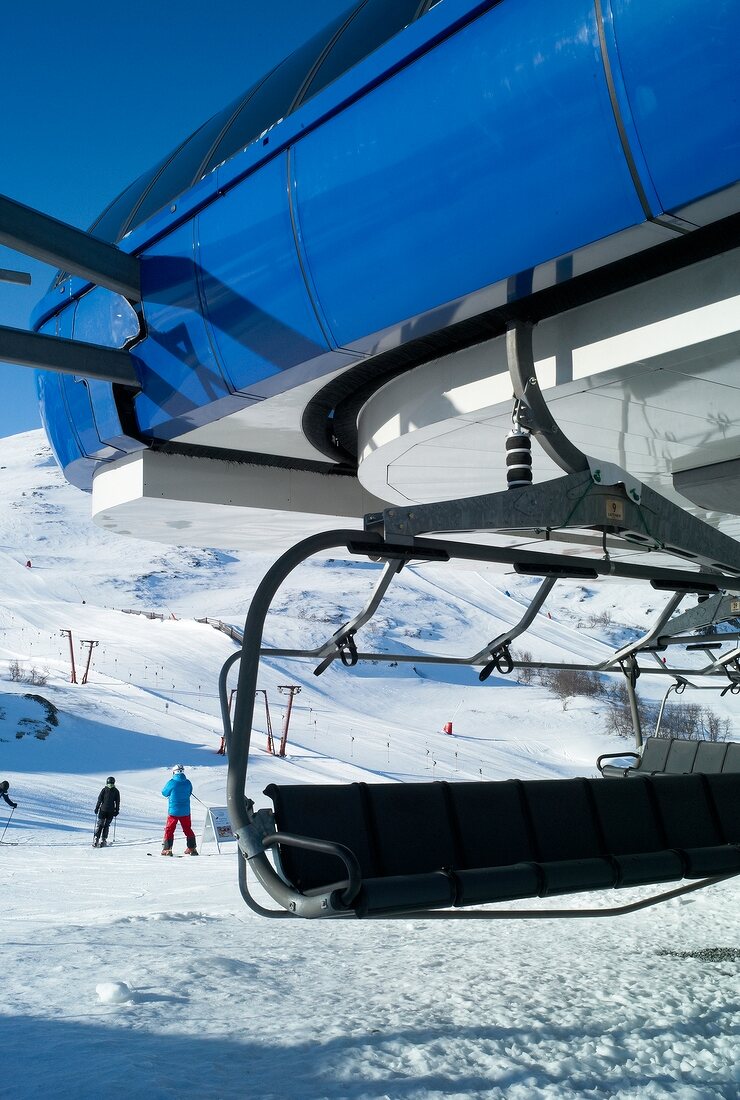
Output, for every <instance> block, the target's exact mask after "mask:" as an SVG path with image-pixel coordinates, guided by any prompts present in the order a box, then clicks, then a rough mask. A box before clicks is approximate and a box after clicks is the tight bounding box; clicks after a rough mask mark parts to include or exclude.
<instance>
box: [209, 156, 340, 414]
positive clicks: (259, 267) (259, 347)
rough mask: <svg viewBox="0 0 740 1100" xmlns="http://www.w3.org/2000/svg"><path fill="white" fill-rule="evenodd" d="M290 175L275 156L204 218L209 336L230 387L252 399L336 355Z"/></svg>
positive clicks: (283, 164)
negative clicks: (313, 296) (295, 215)
mask: <svg viewBox="0 0 740 1100" xmlns="http://www.w3.org/2000/svg"><path fill="white" fill-rule="evenodd" d="M287 178H288V170H287V164H286V157H285V155H283V156H280V157H276V158H275V159H274V160H272V161H270V162H269V163H268V164H266V165H264V166H263V167H262V168H260V169H259V171H257V172H255V173H254V174H253V175H251V176H249V177H248V178H247V179H246V180H244V181H243V183H241V184H240V185H239V186H237V187H235V188H234V189H233V190H231V191H230V192H229V193H228V194H226V195H224V196H223V198H222V199H220V200H219V202H216V203H213V204H212V205H211V206H210V207H208V208H207V209H206V210H204V211H203V213H202V214H201V215H200V218H199V219H198V234H197V235H198V239H199V242H200V247H199V251H198V259H199V262H200V265H199V266H200V270H199V277H200V287H201V292H202V297H203V303H204V307H205V311H206V316H207V319H208V331H209V334H210V336H211V340H212V343H213V347H214V348H215V350H216V351H217V354H218V359H219V363H220V365H221V367H222V370H223V373H224V377H225V378H226V379H227V381H228V384H229V385H230V386H231V388H232V389H233V390H235V391H238V392H240V393H243V394H245V395H246V396H252V397H255V396H264V392H265V390H264V387H261V386H260V385H259V383H261V382H263V381H264V380H266V379H269V378H272V377H273V376H274V375H276V374H279V373H280V372H283V371H286V370H289V369H290V368H292V367H296V366H298V365H304V364H305V365H307V364H310V363H311V362H312V361H313V360H316V359H317V358H320V357H322V356H324V355H325V354H326V353H327V352H328V351H329V345H328V343H327V341H326V338H325V336H324V334H323V332H322V331H321V328H320V326H319V323H318V321H317V318H316V314H315V312H314V309H313V306H312V304H311V300H310V298H309V295H308V291H307V288H306V282H305V279H304V277H303V273H302V272H301V267H300V263H299V261H298V256H297V253H296V246H295V238H294V233H293V225H292V222H291V217H290V206H289V195H288V186H287ZM280 388H284V387H280Z"/></svg>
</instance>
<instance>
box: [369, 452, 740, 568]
mask: <svg viewBox="0 0 740 1100" xmlns="http://www.w3.org/2000/svg"><path fill="white" fill-rule="evenodd" d="M625 478H627V475H626V474H625ZM574 529H576V530H577V529H580V530H587V531H598V532H600V533H601V534H602V536H604V537H605V536H606V535H612V536H617V537H618V538H620V539H622V540H624V541H625V542H628V543H631V544H633V545H634V546H635V547H636V548H640V549H643V550H646V551H660V552H662V553H665V554H672V555H675V556H677V557H680V558H681V559H682V560H683V561H684V562H687V561H688V562H691V563H693V564H694V565H696V566H699V567H702V568H706V569H710V570H713V571H715V573H716V571H721V572H723V573H728V574H730V575H731V576H733V577H738V576H740V544H739V543H737V542H736V541H735V540H734V539H731V538H730V537H729V536H728V535H723V534H722V533H721V532H720V531H716V530H715V529H714V528H713V527H710V526H709V524H707V523H704V522H703V521H702V520H700V519H697V518H696V517H695V516H692V515H690V514H689V513H688V512H685V511H684V510H683V509H682V508H680V507H679V506H678V505H676V504H673V503H672V502H671V501H669V500H667V499H666V498H665V497H662V496H660V494H659V493H656V492H654V491H653V490H652V489H649V488H648V487H647V486H646V485H643V486H642V489H641V493H640V499H639V501H638V500H635V499H634V497H633V496H632V495H631V494H630V493H629V492H628V491H627V489H626V488H625V486H624V484H615V485H603V484H599V485H597V484H596V483H595V482H594V481H593V478H592V476H591V474H590V472H580V473H573V474H568V475H566V476H565V477H559V478H554V479H553V480H552V481H546V482H542V483H540V484H538V485H528V486H525V487H522V488H519V489H507V490H504V491H503V492H499V493H486V494H483V495H481V496H476V497H463V498H461V499H458V500H447V501H441V502H439V503H434V504H416V505H410V506H408V507H403V508H401V507H398V506H394V507H392V508H386V510H385V511H384V512H383V534H384V536H385V538H386V539H389V540H391V541H393V540H394V539H399V538H401V537H406V538H408V537H409V536H411V537H415V536H418V535H422V534H427V533H431V532H435V533H442V532H459V531H496V532H499V533H505V534H515V535H519V536H522V537H527V536H528V537H530V538H531V537H537V538H540V539H549V538H551V537H552V535H553V534H554V533H555V532H558V531H571V530H574Z"/></svg>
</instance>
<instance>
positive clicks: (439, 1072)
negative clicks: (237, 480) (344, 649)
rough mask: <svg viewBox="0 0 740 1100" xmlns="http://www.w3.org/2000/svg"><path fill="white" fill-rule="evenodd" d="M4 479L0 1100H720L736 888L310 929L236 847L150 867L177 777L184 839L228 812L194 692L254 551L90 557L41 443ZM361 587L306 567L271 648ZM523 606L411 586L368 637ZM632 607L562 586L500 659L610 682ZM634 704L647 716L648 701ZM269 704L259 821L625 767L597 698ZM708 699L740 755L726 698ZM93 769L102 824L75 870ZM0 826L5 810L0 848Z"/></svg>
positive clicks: (486, 591) (270, 631)
mask: <svg viewBox="0 0 740 1100" xmlns="http://www.w3.org/2000/svg"><path fill="white" fill-rule="evenodd" d="M0 478H2V485H3V490H4V492H3V494H2V498H3V499H2V503H0V564H1V565H2V569H1V570H0V626H1V627H2V632H1V634H0V680H1V681H2V688H1V691H0V694H1V696H2V698H0V779H3V778H4V779H8V780H9V781H10V784H11V787H10V795H11V797H12V798H13V799H14V800H15V801H17V802H18V809H17V810H16V811H15V812H14V813H13V816H12V819H11V820H10V823H9V825H8V827H7V831H6V832H5V834H4V837H3V844H2V846H1V847H0V875H1V877H2V883H3V893H2V897H3V908H4V914H3V915H4V917H5V919H4V921H3V925H2V932H1V933H0V943H1V944H2V968H3V998H2V1001H1V1002H0V1037H1V1038H2V1049H3V1070H4V1075H3V1076H4V1085H5V1087H6V1090H7V1091H8V1092H9V1093H12V1094H13V1095H14V1097H15V1098H16V1100H25V1098H29V1100H30V1098H31V1097H34V1098H35V1097H38V1096H39V1095H41V1094H42V1093H49V1094H50V1095H52V1096H54V1097H56V1098H58V1100H68V1098H69V1100H72V1098H79V1100H88V1098H89V1100H99V1098H100V1097H101V1096H105V1095H107V1094H108V1091H109V1089H110V1088H115V1091H116V1092H117V1093H118V1094H119V1095H120V1096H123V1097H133V1098H138V1097H142V1098H146V1100H160V1098H161V1100H169V1098H175V1097H177V1098H178V1100H179V1098H181V1097H183V1096H185V1097H194V1098H195V1097H198V1098H207V1100H210V1098H214V1100H217V1098H222V1100H230V1098H232V1097H242V1096H245V1097H249V1098H253V1100H271V1098H277V1097H281V1098H282V1097H286V1096H287V1097H296V1098H298V1100H320V1098H324V1097H327V1098H332V1100H334V1098H353V1100H355V1098H356V1100H383V1098H385V1097H388V1098H391V1100H422V1098H425V1100H426V1098H436V1097H447V1098H453V1097H454V1098H463V1097H507V1098H509V1097H512V1098H515V1100H519V1098H522V1100H524V1098H529V1097H537V1096H546V1097H553V1098H558V1100H560V1098H562V1097H570V1096H589V1097H613V1096H624V1097H627V1096H646V1097H660V1096H669V1095H670V1096H677V1097H682V1098H686V1100H688V1098H692V1100H694V1098H696V1100H699V1098H705V1097H706V1098H708V1097H723V1098H724V1097H727V1098H730V1097H733V1098H734V1097H736V1096H737V1095H738V1092H739V1091H740V1060H738V1057H737V1034H738V1029H739V1027H740V1016H739V1009H738V1003H739V1000H740V989H739V986H738V960H739V959H740V944H739V943H738V939H739V937H738V919H737V918H738V900H739V899H740V887H738V884H737V882H735V883H726V884H722V885H719V886H716V887H714V888H713V889H711V890H707V891H704V892H703V893H700V894H694V895H689V896H687V897H685V898H682V899H677V900H675V901H673V902H670V903H669V904H667V905H665V906H663V907H661V908H659V909H656V910H651V911H648V912H645V913H641V914H635V915H633V916H629V917H620V918H615V919H612V920H603V921H602V920H596V919H586V920H579V921H563V922H560V923H558V922H555V921H552V920H545V921H537V922H526V923H525V922H508V921H495V922H490V923H482V922H478V921H471V922H468V923H466V922H464V921H461V922H452V921H450V922H435V923H433V924H425V923H424V922H423V921H421V920H396V921H378V922H367V923H364V924H363V923H360V922H349V923H340V924H338V923H336V922H334V923H332V922H327V923H322V924H314V923H310V922H297V921H296V922H293V921H266V920H260V919H259V918H257V917H255V916H254V915H253V914H252V913H251V912H250V911H249V910H247V909H246V908H245V906H244V905H243V902H242V901H241V898H240V897H239V893H238V888H237V883H236V866H235V855H234V852H233V847H229V846H228V845H225V846H224V847H223V849H222V851H221V853H220V854H219V852H218V851H217V849H216V846H215V844H214V843H213V842H212V841H209V842H207V843H205V844H204V845H202V846H201V858H199V859H197V860H187V859H183V860H163V859H161V858H160V857H159V854H158V853H159V850H160V844H161V833H162V826H163V823H164V818H165V815H166V803H165V801H164V799H163V798H162V797H161V795H160V790H161V787H162V785H163V783H164V782H165V781H166V779H167V778H168V776H169V773H170V769H171V767H172V765H173V764H174V763H176V762H182V763H183V764H184V765H185V767H186V769H187V773H188V775H189V777H190V778H191V780H192V781H193V784H194V789H195V794H196V795H197V798H198V802H196V803H195V806H196V812H195V813H194V827H195V829H196V833H197V836H198V841H199V844H200V842H201V838H202V832H203V825H204V820H205V807H207V806H223V805H224V801H225V799H224V781H225V770H226V768H225V762H224V758H223V757H222V756H219V755H217V754H216V749H217V748H218V745H219V734H220V720H219V717H218V714H219V708H218V699H217V679H218V673H219V670H220V667H221V665H222V663H223V662H224V660H225V659H226V658H227V657H228V656H229V654H230V653H232V652H233V651H234V643H233V642H232V641H231V640H230V639H229V637H228V636H227V634H225V633H223V632H221V631H219V630H217V629H214V622H222V623H225V624H231V625H233V626H235V627H239V628H240V627H241V626H243V623H244V617H245V614H246V609H247V607H248V604H249V599H250V596H251V593H252V592H253V590H254V587H255V585H256V584H257V582H258V581H259V579H260V578H261V576H262V575H263V573H264V571H265V569H266V567H267V565H268V564H269V559H268V558H267V557H266V556H263V557H249V558H247V557H244V558H242V559H239V558H238V557H237V556H236V555H234V554H232V553H229V552H228V550H227V549H220V550H213V551H203V550H190V549H187V548H176V549H170V548H166V547H163V546H161V545H156V544H152V543H146V542H142V541H138V540H133V539H132V540H123V539H121V538H115V537H112V536H108V535H106V534H105V532H102V531H100V530H99V529H97V528H95V527H94V526H93V525H92V523H91V521H90V519H89V500H88V498H87V497H86V496H85V495H84V494H81V493H78V492H77V491H76V490H74V489H73V488H71V487H70V486H69V485H67V484H66V483H64V481H63V479H62V477H61V475H60V474H59V472H58V471H57V469H56V466H55V464H54V461H53V459H52V457H51V454H50V452H49V450H48V447H47V445H46V442H45V440H44V437H43V434H42V433H41V432H32V433H28V434H26V435H22V436H16V437H14V438H12V439H3V440H0ZM28 562H30V566H29V565H27V564H26V563H28ZM377 577H378V567H376V566H374V565H372V564H370V563H367V562H349V563H347V562H337V561H331V560H322V561H318V562H315V563H313V564H311V565H308V566H306V567H304V568H303V569H302V570H301V572H300V573H299V574H296V575H295V577H294V579H293V580H292V581H291V583H290V585H289V586H288V587H287V589H286V590H285V591H284V592H283V593H282V594H281V597H280V599H279V601H278V604H277V606H276V607H275V609H274V611H273V613H272V614H271V616H270V618H269V620H268V626H267V635H268V638H267V640H268V643H269V644H272V645H281V646H286V647H289V646H299V645H301V646H304V645H307V644H318V643H319V642H321V641H324V640H325V639H326V638H327V637H329V636H330V635H331V634H332V633H333V631H334V630H335V629H336V628H337V626H338V625H339V624H340V623H341V622H343V621H345V620H346V619H347V618H349V617H351V616H352V615H353V614H355V613H356V612H357V610H358V609H359V608H360V606H361V605H362V603H363V602H364V600H365V598H366V596H367V594H368V593H369V591H370V590H371V588H372V586H373V585H374V583H375V581H376V580H377ZM534 583H535V582H533V581H531V580H528V579H524V578H515V577H513V576H504V575H495V574H492V573H484V574H478V573H475V572H471V571H461V572H456V573H453V572H445V571H444V569H442V568H440V567H435V566H426V567H418V568H417V567H411V568H408V569H405V570H404V571H403V573H402V574H401V576H400V578H399V579H398V581H397V583H396V584H394V586H393V588H392V590H391V591H392V595H391V597H390V598H389V599H388V600H387V601H386V602H384V603H383V605H382V609H381V614H380V615H379V616H378V621H377V622H376V623H375V625H372V626H370V627H368V628H367V630H366V632H365V635H364V637H365V641H364V642H363V645H365V644H366V645H367V648H370V647H371V646H372V645H381V646H383V647H384V648H385V649H386V650H392V651H394V652H404V651H406V650H410V649H412V648H414V649H416V648H424V649H425V650H428V651H434V652H438V653H447V654H451V653H455V654H470V653H474V652H476V651H478V650H479V649H480V648H481V647H482V645H484V644H485V643H486V642H487V641H489V640H490V639H492V638H494V637H495V636H496V635H497V634H499V633H500V632H501V631H502V630H503V629H505V627H506V626H507V625H508V624H509V623H511V622H514V621H516V620H517V619H518V618H520V617H521V614H522V611H523V608H524V606H525V602H524V601H525V600H526V598H527V597H528V595H529V594H531V592H532V591H533V585H534ZM650 598H651V599H652V600H653V601H654V602H653V605H652V606H650V605H646V603H645V601H646V600H647V599H648V597H647V596H646V595H645V593H644V591H643V590H639V589H637V588H635V589H632V588H628V587H621V588H617V587H615V586H609V585H606V586H604V587H603V588H601V589H600V590H598V591H597V590H596V589H595V587H590V586H583V585H571V586H565V585H563V589H562V592H561V591H560V590H559V586H556V587H555V590H554V592H553V593H552V595H551V597H550V599H549V600H548V602H547V603H546V605H545V608H544V609H543V611H542V612H541V614H540V615H539V616H538V617H537V619H536V621H535V623H534V625H533V627H532V628H531V630H530V631H529V632H528V634H527V635H526V636H525V638H523V639H520V640H519V643H520V644H517V645H515V647H514V648H515V652H516V651H517V650H518V651H520V652H521V651H524V650H525V649H526V650H527V651H529V652H530V653H531V655H532V657H533V658H534V659H539V660H552V659H565V660H573V661H578V660H588V661H593V660H596V659H600V658H605V657H607V656H608V655H609V654H610V653H611V652H613V650H614V648H615V646H616V645H618V644H619V643H620V642H622V641H624V639H625V638H626V637H628V636H629V637H632V636H634V635H635V632H636V631H640V630H644V629H646V627H647V626H648V625H649V624H650V622H651V621H652V620H651V613H654V612H655V610H656V608H657V607H659V606H660V603H659V602H658V601H659V597H658V596H657V595H652V596H651V597H650ZM661 599H662V597H661ZM206 619H208V620H210V621H208V622H206V621H198V620H206ZM361 637H363V635H361ZM72 659H74V666H75V675H76V679H77V681H78V682H77V683H72V682H71V674H72ZM88 660H89V665H88ZM83 678H84V679H86V682H85V683H83V682H82V681H83ZM645 680H647V677H644V678H643V680H641V682H640V685H641V688H642V692H643V696H644V698H645V699H647V700H650V699H652V700H653V701H657V700H659V699H660V697H661V696H662V693H663V691H664V690H665V686H666V685H665V684H663V683H661V682H658V681H657V680H655V681H653V682H650V683H646V684H645V686H644V688H643V687H642V685H643V681H645ZM285 684H295V685H297V686H299V687H300V688H301V692H300V694H299V695H298V696H297V699H296V701H295V707H294V711H293V717H292V720H291V727H290V741H289V745H288V755H287V757H286V759H284V760H280V759H277V758H275V757H274V756H271V755H268V754H267V752H266V751H265V739H266V734H265V715H264V710H263V709H261V707H260V706H258V707H257V710H256V712H255V729H256V730H257V731H258V732H257V733H256V734H255V744H256V754H255V762H254V764H253V766H252V771H251V780H250V790H249V794H250V796H251V797H253V798H254V799H255V801H257V803H258V805H259V804H265V799H264V798H263V797H262V795H261V791H262V789H263V788H264V786H265V785H266V784H267V783H268V782H271V781H273V780H278V779H280V780H283V781H285V779H286V776H287V777H289V781H290V782H302V781H307V782H316V781H327V780H328V781H347V780H351V779H355V778H365V779H368V780H370V781H372V780H373V779H377V778H383V779H390V780H396V779H397V780H407V779H410V780H414V779H430V778H438V779H442V778H456V779H476V778H485V779H502V778H506V777H509V776H519V777H521V778H528V777H545V776H572V775H595V774H596V772H595V760H596V757H597V755H598V754H599V753H600V752H606V751H614V750H616V749H618V748H620V747H622V746H623V747H625V748H629V747H631V746H630V745H629V743H627V742H625V741H620V740H618V739H617V738H616V737H615V735H614V733H610V732H608V730H609V722H608V719H609V714H610V710H611V708H612V706H613V704H612V703H611V702H610V701H609V700H608V699H607V698H606V697H604V696H585V695H577V696H575V697H568V698H565V699H561V698H557V697H556V695H554V694H553V693H552V691H551V690H549V689H548V688H547V687H545V686H543V685H542V684H541V683H539V682H535V683H531V684H523V683H517V681H516V678H515V677H508V678H503V677H496V676H492V677H491V678H490V680H488V681H487V683H486V684H485V685H480V684H479V683H478V679H477V675H476V673H475V672H474V671H472V670H470V669H464V668H460V667H455V666H424V665H421V664H420V665H411V664H399V665H398V666H397V667H389V666H387V665H384V664H365V665H360V666H358V667H357V668H356V669H354V670H346V669H344V668H342V667H341V666H338V663H335V665H333V666H332V667H331V668H330V669H329V670H328V671H327V672H326V673H325V674H324V675H323V676H321V677H320V678H318V679H317V678H316V677H314V676H313V674H312V666H311V664H310V663H308V664H306V663H299V662H295V661H288V660H274V661H272V662H268V663H265V666H264V667H263V670H262V676H261V687H263V688H264V689H265V690H266V691H267V695H268V699H269V702H270V707H271V715H272V723H273V728H274V731H275V732H276V733H277V734H278V735H279V732H280V726H281V722H282V716H283V708H284V704H285V697H284V696H282V695H280V694H279V692H278V685H285ZM701 701H702V703H704V701H705V700H703V699H702V700H701ZM711 705H712V707H713V708H714V709H715V710H716V711H717V713H718V714H720V715H721V716H722V717H723V719H724V720H726V721H728V722H730V723H732V727H733V728H732V732H731V736H732V737H733V738H734V739H736V740H737V739H738V734H737V733H736V732H735V729H736V726H735V720H736V715H735V706H736V703H735V700H731V699H730V698H729V697H728V698H727V699H726V700H723V701H719V700H716V701H715V700H714V698H712V702H711ZM446 722H452V724H453V735H452V736H447V735H445V734H444V733H443V732H442V728H443V725H444V724H445V723H446ZM109 774H111V775H114V776H115V777H116V780H117V784H118V787H119V788H120V790H121V797H122V809H121V814H120V816H119V818H118V819H117V821H116V837H115V843H114V844H113V845H112V846H111V847H109V848H108V849H106V850H104V851H100V850H94V849H93V848H92V847H91V834H92V828H93V824H94V815H93V808H94V806H95V801H96V798H97V795H98V792H99V790H100V788H101V786H102V784H103V783H104V781H105V778H106V776H107V775H109ZM9 814H10V809H9V807H7V806H6V804H5V803H4V802H0V834H2V831H3V829H4V828H5V822H6V821H7V820H8V815H9ZM183 847H184V843H183V839H182V837H181V835H178V836H177V838H176V849H175V850H176V851H182V850H183ZM633 895H634V897H635V898H636V897H638V896H639V893H638V892H636V891H634V892H630V897H629V898H627V897H626V893H625V895H622V894H620V897H619V900H620V901H622V900H624V901H627V900H632V898H633ZM578 900H579V902H580V900H581V899H578ZM611 901H612V899H611V898H606V899H605V898H603V897H600V896H594V897H588V898H585V899H583V905H584V906H586V905H593V906H603V905H607V904H611Z"/></svg>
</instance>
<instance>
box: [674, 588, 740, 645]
mask: <svg viewBox="0 0 740 1100" xmlns="http://www.w3.org/2000/svg"><path fill="white" fill-rule="evenodd" d="M737 618H740V599H738V597H737V596H728V595H727V593H726V592H718V593H717V594H716V595H715V596H710V597H709V598H708V599H706V600H704V601H703V602H702V603H700V604H697V606H696V607H691V608H689V609H688V611H684V612H683V614H682V615H676V617H675V619H672V620H671V622H670V623H667V624H666V627H665V629H664V631H663V633H662V634H661V640H662V639H663V638H668V637H674V636H675V635H676V634H684V633H685V632H687V631H691V630H703V629H705V628H706V627H708V626H713V625H714V624H715V623H726V622H728V621H729V620H731V619H737ZM712 637H714V635H712Z"/></svg>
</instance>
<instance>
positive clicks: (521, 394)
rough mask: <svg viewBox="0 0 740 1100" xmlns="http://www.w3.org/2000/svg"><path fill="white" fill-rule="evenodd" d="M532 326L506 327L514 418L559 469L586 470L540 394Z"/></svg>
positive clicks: (580, 453) (518, 323)
mask: <svg viewBox="0 0 740 1100" xmlns="http://www.w3.org/2000/svg"><path fill="white" fill-rule="evenodd" d="M533 327H534V326H533V325H531V324H529V323H528V322H526V321H512V322H511V323H510V324H509V325H508V326H507V328H506V362H507V364H508V367H509V376H510V378H511V384H512V386H513V388H514V396H515V397H516V399H517V401H518V402H519V406H518V409H517V420H518V422H519V423H520V424H521V425H522V427H524V428H526V429H527V430H528V431H530V432H531V433H532V435H534V436H536V437H537V442H538V443H539V445H540V446H541V447H542V450H543V451H544V452H545V454H546V455H548V456H549V457H550V458H551V459H552V460H553V462H555V463H556V464H557V465H558V466H559V467H560V468H561V470H565V472H566V473H568V474H575V473H579V472H582V471H584V470H588V459H587V457H586V455H585V454H584V453H583V451H581V450H579V449H578V447H576V446H575V444H574V443H571V441H570V440H569V439H568V437H567V436H566V435H565V434H564V433H563V432H562V431H561V430H560V428H559V427H558V425H557V424H556V423H555V418H554V417H553V415H552V413H551V412H550V409H549V408H548V405H547V402H546V401H545V399H544V397H543V396H542V390H541V389H540V385H539V382H538V381H537V372H536V370H535V366H534V352H533V350H532V329H533Z"/></svg>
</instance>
